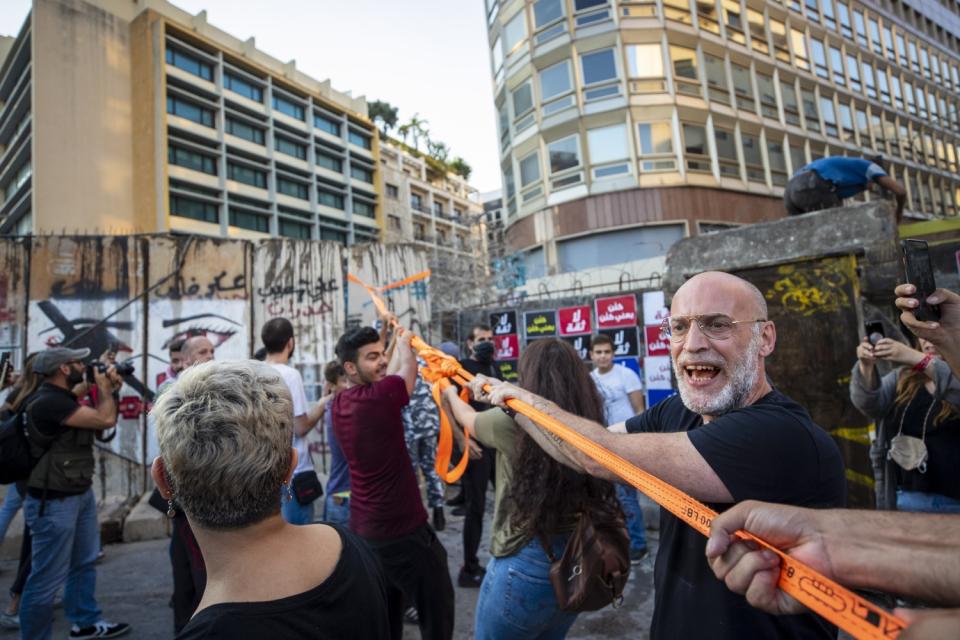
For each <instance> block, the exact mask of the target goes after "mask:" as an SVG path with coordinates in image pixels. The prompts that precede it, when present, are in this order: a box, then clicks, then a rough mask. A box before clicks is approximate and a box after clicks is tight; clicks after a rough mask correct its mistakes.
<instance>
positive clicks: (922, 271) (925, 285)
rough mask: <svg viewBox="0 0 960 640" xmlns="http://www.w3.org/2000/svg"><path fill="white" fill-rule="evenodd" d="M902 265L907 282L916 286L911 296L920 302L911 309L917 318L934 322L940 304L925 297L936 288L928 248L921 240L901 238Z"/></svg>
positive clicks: (938, 314)
mask: <svg viewBox="0 0 960 640" xmlns="http://www.w3.org/2000/svg"><path fill="white" fill-rule="evenodd" d="M900 248H901V250H902V251H903V267H904V270H905V271H906V274H907V283H908V284H912V285H913V286H915V287H916V288H917V292H916V293H915V294H913V297H914V298H916V299H917V301H918V302H919V303H920V306H918V307H917V308H916V309H914V311H913V315H915V316H916V317H917V320H922V321H924V322H936V321H938V320H940V306H939V305H935V304H928V303H927V298H928V297H929V296H930V295H931V294H932V293H933V292H934V290H935V289H936V288H937V283H936V282H935V281H934V278H933V264H932V263H931V262H930V249H929V247H928V246H927V243H926V242H925V241H923V240H901V241H900Z"/></svg>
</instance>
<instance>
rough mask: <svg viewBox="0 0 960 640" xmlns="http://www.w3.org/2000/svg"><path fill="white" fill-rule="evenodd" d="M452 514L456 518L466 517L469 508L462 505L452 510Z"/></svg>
mask: <svg viewBox="0 0 960 640" xmlns="http://www.w3.org/2000/svg"><path fill="white" fill-rule="evenodd" d="M450 513H452V514H453V515H455V516H465V515H467V508H466V507H464V506H462V505H461V506H459V507H454V508H453V509H450Z"/></svg>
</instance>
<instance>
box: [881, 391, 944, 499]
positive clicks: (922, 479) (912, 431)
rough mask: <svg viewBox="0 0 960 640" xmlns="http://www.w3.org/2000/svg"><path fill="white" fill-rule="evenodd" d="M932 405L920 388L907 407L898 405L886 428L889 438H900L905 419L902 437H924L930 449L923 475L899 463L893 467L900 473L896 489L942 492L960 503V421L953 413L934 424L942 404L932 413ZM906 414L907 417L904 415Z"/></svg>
mask: <svg viewBox="0 0 960 640" xmlns="http://www.w3.org/2000/svg"><path fill="white" fill-rule="evenodd" d="M931 404H933V396H932V395H930V394H929V393H928V392H927V390H926V389H923V388H921V389H920V390H919V391H918V392H917V395H916V396H914V398H913V399H912V400H911V401H910V402H909V403H908V404H907V405H906V406H903V405H900V404H898V405H896V411H894V413H893V419H892V420H891V421H890V425H889V426H888V427H887V428H888V430H889V431H890V433H889V437H890V438H893V437H894V436H895V435H897V430H898V429H899V428H900V421H901V420H903V434H904V435H906V436H913V437H914V438H922V439H923V441H924V444H925V445H926V446H927V467H926V470H925V471H924V472H923V473H920V471H919V470H918V469H914V470H913V471H906V470H904V469H902V468H901V467H900V465H898V464H894V465H893V466H894V468H895V469H896V472H897V487H898V488H900V489H903V490H905V491H920V492H922V493H939V494H940V495H943V496H948V497H950V498H953V499H955V500H960V480H958V477H957V469H960V418H957V415H956V414H955V413H954V414H951V415H950V416H949V417H948V418H947V419H946V420H944V421H943V422H941V423H940V424H934V420H935V419H936V417H937V414H938V413H940V410H941V409H942V408H943V404H942V403H937V406H935V407H933V409H932V410H931V409H930V405H931ZM904 411H906V414H907V415H906V416H904V415H903V413H904ZM928 412H929V413H928ZM924 422H926V426H927V429H926V433H924V429H923V426H924Z"/></svg>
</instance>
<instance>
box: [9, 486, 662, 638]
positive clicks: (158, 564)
mask: <svg viewBox="0 0 960 640" xmlns="http://www.w3.org/2000/svg"><path fill="white" fill-rule="evenodd" d="M491 494H492V492H491ZM490 506H492V505H490ZM447 512H448V518H447V529H446V531H443V532H441V533H440V539H441V540H442V541H443V544H444V546H446V548H447V553H448V556H449V559H450V575H451V577H452V578H453V580H454V584H456V576H457V571H458V570H459V568H460V564H461V558H462V547H461V536H462V524H463V518H457V517H453V516H450V515H449V509H447ZM490 513H492V508H491V509H488V514H490ZM488 520H489V515H488ZM484 533H485V534H486V533H487V531H485V532H484ZM648 535H649V536H650V543H651V550H652V551H655V549H656V535H657V533H656V532H655V531H649V532H648ZM105 551H106V558H105V559H104V560H103V561H102V562H101V563H100V564H99V565H98V568H97V598H98V600H99V603H100V606H101V608H102V609H103V612H104V615H105V617H107V618H108V619H110V620H113V621H122V622H129V623H130V624H131V625H133V627H134V632H133V634H131V635H130V636H129V637H131V638H137V640H167V639H169V638H170V637H171V636H172V635H173V633H172V626H173V614H172V611H171V609H170V608H168V606H167V602H168V600H169V598H170V592H171V589H172V581H171V578H170V564H169V561H168V558H167V542H166V541H165V540H155V541H150V542H135V543H129V544H116V545H108V546H107V547H106V548H105ZM652 558H653V554H651V555H650V556H648V557H647V558H646V559H645V560H644V561H643V562H642V563H641V564H640V565H638V566H637V567H635V568H634V573H633V576H632V577H631V579H630V582H629V583H628V584H627V588H626V591H625V592H624V604H623V606H622V607H621V608H620V609H617V610H613V609H610V608H607V609H605V610H603V611H598V612H594V613H589V614H582V615H581V616H580V618H579V619H578V620H577V622H576V624H575V625H574V627H573V629H572V630H571V633H570V635H569V636H568V637H569V638H578V639H593V638H621V637H629V638H646V637H647V636H648V632H649V628H650V616H651V614H652V610H653V586H652V582H653V560H652ZM488 560H489V554H488V553H487V552H486V550H485V549H482V550H481V562H482V563H483V564H486V563H487V561H488ZM15 568H16V563H15V562H14V561H10V560H5V561H2V562H0V570H2V573H0V585H2V586H3V588H4V589H6V587H7V586H8V584H9V582H10V581H12V580H13V573H14V570H15ZM454 588H455V590H456V604H457V614H456V615H457V619H456V632H455V634H454V636H455V637H456V638H458V639H468V638H472V637H473V633H472V630H473V616H474V609H475V607H476V602H477V591H478V590H477V589H461V588H459V587H456V586H455V587H454ZM0 601H2V602H3V604H4V605H5V604H6V599H5V597H0ZM68 632H69V625H68V624H67V621H66V620H65V619H64V617H63V611H62V610H60V609H58V610H57V611H56V622H55V625H54V634H53V637H54V638H55V639H56V638H66V637H67V634H68ZM419 636H420V634H419V632H418V631H417V630H416V628H415V627H406V628H405V633H404V638H405V639H410V640H414V639H416V638H419ZM16 637H18V636H17V633H16V632H14V631H4V630H0V640H7V639H8V638H11V639H12V638H16Z"/></svg>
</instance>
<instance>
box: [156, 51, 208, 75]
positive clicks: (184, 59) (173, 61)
mask: <svg viewBox="0 0 960 640" xmlns="http://www.w3.org/2000/svg"><path fill="white" fill-rule="evenodd" d="M166 55H167V64H169V65H173V66H174V67H176V68H178V69H183V70H184V71H186V72H187V73H192V74H193V75H195V76H197V77H199V78H203V79H204V80H209V81H210V82H213V65H212V64H210V63H209V62H205V61H203V60H201V59H200V58H198V57H196V56H194V55H192V54H189V53H187V52H186V51H183V50H182V49H177V48H174V47H171V46H169V45H168V46H167V54H166Z"/></svg>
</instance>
